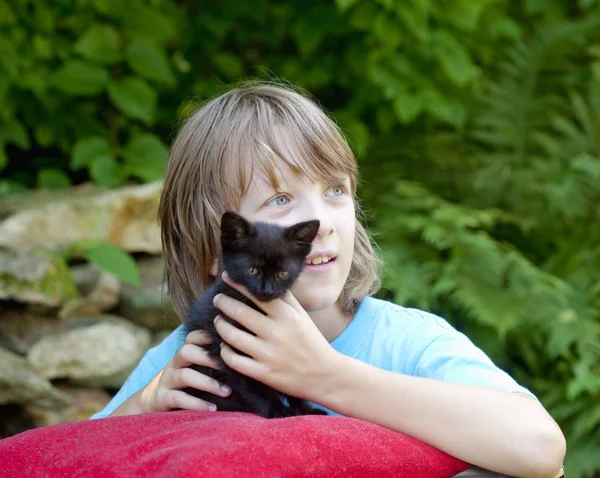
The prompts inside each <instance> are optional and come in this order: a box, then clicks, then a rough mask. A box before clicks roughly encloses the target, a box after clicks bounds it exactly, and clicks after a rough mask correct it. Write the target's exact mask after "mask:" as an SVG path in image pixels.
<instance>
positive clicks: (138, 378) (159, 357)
mask: <svg viewBox="0 0 600 478" xmlns="http://www.w3.org/2000/svg"><path fill="white" fill-rule="evenodd" d="M184 339H185V335H184V333H183V328H182V326H180V327H178V328H177V329H175V330H174V331H173V332H172V333H171V334H170V335H169V336H168V337H167V338H165V339H164V340H163V341H162V342H161V343H160V344H159V345H157V346H156V347H153V348H151V349H150V350H148V351H147V352H146V353H145V354H144V356H143V357H142V359H141V360H140V363H139V364H138V365H137V367H136V368H135V369H134V370H133V372H131V374H130V375H129V377H128V378H127V380H126V381H125V383H124V384H123V386H122V387H121V389H120V390H119V391H118V392H117V394H116V395H115V396H114V397H113V398H112V400H111V401H110V402H109V403H108V405H106V407H104V409H103V410H101V411H100V412H98V413H95V414H94V415H92V416H91V417H90V418H91V419H94V418H105V417H107V416H108V415H110V414H111V413H112V412H113V411H114V410H115V409H116V408H117V407H118V406H119V405H121V404H122V403H123V402H124V401H125V400H127V399H128V398H129V397H131V396H132V395H133V394H135V393H136V392H138V391H139V390H141V389H142V388H144V387H145V386H146V385H148V384H149V383H150V381H151V380H152V379H153V378H154V377H155V376H156V375H157V374H158V373H159V372H160V371H161V370H162V369H163V368H164V367H165V365H167V364H168V363H169V361H170V360H171V359H172V358H173V357H174V356H175V354H176V353H177V351H178V350H179V349H180V348H181V346H182V345H183V341H184Z"/></svg>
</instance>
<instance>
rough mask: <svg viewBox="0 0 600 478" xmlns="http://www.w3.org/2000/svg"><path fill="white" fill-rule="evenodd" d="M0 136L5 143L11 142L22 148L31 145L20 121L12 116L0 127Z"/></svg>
mask: <svg viewBox="0 0 600 478" xmlns="http://www.w3.org/2000/svg"><path fill="white" fill-rule="evenodd" d="M0 138H2V139H3V140H4V142H5V143H13V144H15V145H17V146H18V147H19V148H21V149H24V150H28V149H29V148H30V147H31V142H30V141H29V135H28V134H27V130H26V129H25V127H24V126H23V124H22V123H21V122H20V121H18V120H17V119H14V118H13V119H12V120H11V121H9V122H8V124H5V125H4V126H3V127H2V129H1V130H0Z"/></svg>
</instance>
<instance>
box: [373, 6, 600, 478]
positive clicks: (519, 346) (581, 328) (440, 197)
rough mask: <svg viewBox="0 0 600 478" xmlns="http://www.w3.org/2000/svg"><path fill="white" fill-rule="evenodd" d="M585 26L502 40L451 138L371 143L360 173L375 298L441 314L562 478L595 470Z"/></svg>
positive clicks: (591, 86) (598, 321) (597, 226)
mask: <svg viewBox="0 0 600 478" xmlns="http://www.w3.org/2000/svg"><path fill="white" fill-rule="evenodd" d="M599 22H600V17H599V16H588V17H586V18H585V19H582V20H580V21H565V20H563V21H562V22H560V23H558V24H555V25H548V26H546V27H544V28H540V29H539V30H538V32H537V33H536V35H535V36H534V37H533V38H531V39H530V40H529V41H528V42H526V43H525V42H521V41H519V42H517V43H516V44H515V45H514V46H513V47H511V48H509V49H508V50H507V52H506V53H505V54H504V55H503V58H501V60H502V62H499V67H498V68H495V69H494V70H492V71H491V72H490V78H489V79H488V80H487V81H486V82H485V88H484V89H483V90H482V94H481V95H479V100H478V102H477V104H475V105H474V111H473V116H472V118H473V119H472V121H471V122H470V124H469V125H468V126H467V128H466V130H465V132H464V135H462V136H455V135H449V134H447V133H444V132H440V131H439V130H437V131H434V132H428V133H427V135H426V136H424V135H423V133H421V132H419V131H418V132H416V134H417V135H420V136H419V138H418V139H417V138H415V137H414V134H415V133H413V132H410V133H405V134H404V135H403V136H401V137H400V138H399V139H398V138H396V139H395V142H396V144H398V143H403V144H402V146H398V145H396V146H394V147H393V148H391V147H390V146H389V142H384V141H381V142H380V143H379V144H380V145H381V149H380V150H377V151H375V150H374V151H373V152H372V154H371V155H370V157H369V160H370V164H368V165H367V168H366V169H367V172H366V173H365V176H366V181H367V183H368V184H369V185H368V186H367V188H366V191H365V193H367V194H366V196H367V199H368V200H367V205H368V206H369V207H370V208H372V209H373V210H375V211H377V217H376V218H375V219H374V220H373V222H372V226H373V228H374V230H375V231H377V232H378V233H379V237H378V242H379V243H380V244H381V245H382V248H383V250H384V252H385V257H386V262H387V263H388V265H389V266H388V267H387V268H386V281H385V284H386V291H387V292H386V293H387V294H388V295H391V296H393V297H394V298H395V299H396V300H399V301H400V302H402V303H405V304H414V305H416V306H419V307H425V308H427V309H430V310H434V311H436V312H438V313H440V314H442V315H443V316H445V317H449V318H450V319H451V320H452V321H453V322H454V323H455V324H457V325H458V326H460V328H461V329H462V330H464V331H466V332H467V334H468V335H469V336H470V337H471V338H472V339H473V340H475V342H476V343H481V344H486V345H485V346H484V348H486V349H487V351H488V353H490V354H491V355H492V357H493V358H494V359H495V360H496V361H497V362H498V363H500V364H501V365H503V366H504V367H505V368H507V369H508V370H509V371H510V372H511V373H512V374H513V375H515V376H516V377H517V378H518V379H519V380H520V381H521V382H522V383H524V384H526V385H527V386H529V387H530V388H531V389H532V390H535V392H536V393H537V394H538V396H539V397H540V398H541V399H542V401H543V402H544V403H545V404H546V406H548V408H549V410H550V412H551V413H552V414H553V416H554V417H555V418H556V419H557V420H559V422H560V424H561V425H562V428H563V430H564V432H565V434H566V436H567V439H568V445H569V452H568V455H567V461H566V466H567V470H568V472H567V474H568V475H569V476H596V475H597V474H598V471H599V470H600V462H599V461H598V455H597V453H596V452H595V451H593V449H594V447H595V448H596V449H597V448H598V446H600V300H599V299H598V297H599V295H598V292H600V279H599V276H598V274H597V271H598V270H599V267H600V217H599V216H600V209H598V204H600V147H599V146H600V142H599V141H598V140H599V138H600V136H599V133H600V116H599V115H598V111H600V110H598V108H597V105H598V91H600V82H599V80H598V76H597V74H596V71H595V69H594V68H595V67H594V64H595V63H594V62H595V61H597V60H596V58H597V57H595V56H594V55H593V54H592V55H590V54H588V53H586V50H585V48H583V46H584V45H586V44H589V43H591V42H593V41H595V40H594V39H595V34H596V32H597V31H598V26H599ZM596 41H597V40H596ZM592 51H593V50H592ZM408 134H412V137H411V138H407V135H408ZM405 139H406V141H404V140H405ZM434 143H435V145H434ZM416 147H418V148H420V149H419V150H418V151H416V150H415V149H414V148H416ZM393 171H395V172H396V174H395V175H394V174H393ZM398 178H402V179H398ZM381 191H385V192H384V193H381ZM494 337H495V338H494ZM494 340H495V341H496V343H495V344H494V345H491V346H487V344H488V343H489V342H490V341H494ZM592 443H593V444H594V445H593V446H592V445H591V444H592Z"/></svg>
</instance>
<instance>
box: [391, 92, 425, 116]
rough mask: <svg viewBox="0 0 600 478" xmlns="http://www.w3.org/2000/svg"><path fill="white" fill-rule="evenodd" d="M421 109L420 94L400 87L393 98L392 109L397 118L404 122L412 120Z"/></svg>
mask: <svg viewBox="0 0 600 478" xmlns="http://www.w3.org/2000/svg"><path fill="white" fill-rule="evenodd" d="M422 110H423V98H422V97H421V95H419V94H416V93H411V92H409V91H408V90H407V89H406V88H401V89H399V90H398V92H397V93H396V98H394V111H395V113H396V116H397V117H398V119H399V120H400V121H401V122H402V123H404V124H407V123H410V122H411V121H413V120H414V119H415V118H416V117H417V116H418V115H419V113H420V112H421V111H422Z"/></svg>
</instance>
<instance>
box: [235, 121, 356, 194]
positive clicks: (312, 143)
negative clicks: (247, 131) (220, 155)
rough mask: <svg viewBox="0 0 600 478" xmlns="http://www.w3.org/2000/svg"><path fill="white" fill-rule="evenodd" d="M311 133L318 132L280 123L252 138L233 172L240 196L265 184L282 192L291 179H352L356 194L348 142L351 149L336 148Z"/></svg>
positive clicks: (354, 173) (354, 174)
mask: <svg viewBox="0 0 600 478" xmlns="http://www.w3.org/2000/svg"><path fill="white" fill-rule="evenodd" d="M311 135H315V136H316V133H315V132H309V133H308V134H307V132H304V131H298V130H296V131H292V129H291V128H289V127H283V126H282V125H279V126H275V127H273V129H272V130H271V131H268V132H263V134H261V135H257V136H255V137H254V138H252V139H250V138H248V141H247V142H246V145H247V146H248V147H247V148H246V149H245V150H244V151H240V152H239V153H240V154H239V155H238V156H237V157H238V165H239V167H238V168H236V170H235V171H234V172H233V171H232V173H233V174H234V175H235V176H236V178H235V181H234V183H235V184H236V185H237V187H239V192H240V196H243V195H246V194H249V193H250V192H251V191H252V190H253V189H254V190H256V189H257V188H264V187H269V188H271V189H273V190H274V191H280V190H282V189H283V187H284V186H285V185H286V184H289V183H291V182H298V181H305V182H307V183H323V184H340V183H343V182H345V181H348V180H350V183H351V184H350V185H351V189H352V193H353V194H354V192H355V181H356V162H355V159H354V156H353V155H352V153H351V152H350V150H349V148H347V145H346V148H347V150H345V149H344V148H342V147H340V148H336V147H334V146H333V145H332V144H331V142H326V141H323V140H322V139H321V141H320V140H319V138H317V137H310V136H311ZM340 141H344V140H343V139H342V138H340Z"/></svg>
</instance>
